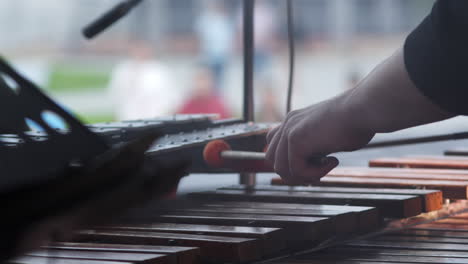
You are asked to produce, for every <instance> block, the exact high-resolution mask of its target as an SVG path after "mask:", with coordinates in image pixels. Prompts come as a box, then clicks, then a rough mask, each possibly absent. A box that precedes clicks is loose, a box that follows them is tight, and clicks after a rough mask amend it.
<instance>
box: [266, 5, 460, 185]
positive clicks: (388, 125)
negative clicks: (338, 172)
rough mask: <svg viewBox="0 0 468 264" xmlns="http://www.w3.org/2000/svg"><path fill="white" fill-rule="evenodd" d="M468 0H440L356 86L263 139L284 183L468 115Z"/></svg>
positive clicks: (314, 177)
mask: <svg viewBox="0 0 468 264" xmlns="http://www.w3.org/2000/svg"><path fill="white" fill-rule="evenodd" d="M467 13H468V1H464V0H443V1H442V0H438V1H436V2H435V4H434V7H433V9H432V11H431V13H430V14H429V15H428V16H427V17H426V18H425V19H424V20H423V21H422V22H421V24H419V25H418V26H417V27H416V28H415V29H414V30H413V31H412V32H411V33H410V34H409V35H408V37H407V38H406V40H405V42H404V44H403V45H402V47H401V48H399V49H398V50H397V51H396V52H395V53H394V54H393V55H391V56H390V57H389V58H387V59H386V60H385V61H383V62H382V63H381V64H379V65H378V66H377V67H376V68H375V69H374V70H373V71H372V72H371V73H369V74H368V75H367V77H365V78H364V79H363V80H362V81H360V82H359V83H358V84H357V85H356V86H355V87H354V88H352V89H350V90H348V91H346V92H344V93H342V94H340V95H338V96H336V97H334V98H331V99H329V100H326V101H323V102H321V103H318V104H315V105H312V106H309V107H306V108H303V109H300V110H296V111H292V112H291V113H289V114H288V115H287V117H286V119H285V120H284V121H283V123H282V124H281V125H280V126H278V127H276V128H274V129H273V130H271V131H270V132H269V133H268V135H267V142H268V144H269V147H268V151H267V160H268V161H269V162H271V164H272V165H273V167H274V169H275V171H276V172H277V173H278V174H279V175H281V177H282V178H283V179H284V180H285V181H286V182H288V183H291V184H297V183H301V184H304V183H309V184H310V183H314V182H317V181H319V179H320V178H321V177H322V176H324V175H326V174H327V173H328V172H329V171H330V170H332V169H333V168H334V167H336V166H337V165H338V159H336V158H335V157H332V156H328V157H326V158H325V159H324V161H323V162H322V163H321V164H320V165H318V166H315V165H311V164H310V163H309V162H308V160H309V159H310V157H316V156H319V157H325V156H327V155H329V154H331V153H336V152H341V151H353V150H357V149H359V148H362V147H364V146H365V145H366V144H367V143H368V142H369V141H370V140H371V139H372V138H373V137H374V135H375V134H376V133H388V132H393V131H397V130H400V129H405V128H409V127H413V126H417V125H422V124H427V123H432V122H437V121H441V120H444V119H448V118H451V117H454V116H456V115H467V114H468V103H467V102H466V98H468V89H467V88H466V86H465V85H467V84H468V75H467V74H466V72H465V71H466V69H468V52H467V48H466V47H467V46H468V37H467V34H466V33H465V31H466V29H468V16H467V15H466V14H467Z"/></svg>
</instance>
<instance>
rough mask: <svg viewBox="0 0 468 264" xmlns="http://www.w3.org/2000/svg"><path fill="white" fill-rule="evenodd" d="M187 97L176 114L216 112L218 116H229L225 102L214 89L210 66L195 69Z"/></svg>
mask: <svg viewBox="0 0 468 264" xmlns="http://www.w3.org/2000/svg"><path fill="white" fill-rule="evenodd" d="M193 85H194V86H193V90H192V93H191V94H190V96H189V98H188V99H187V100H186V101H185V103H183V104H182V107H181V108H180V109H179V110H178V111H177V113H178V114H218V115H219V118H221V119H223V118H228V117H230V116H231V114H230V112H229V110H228V109H227V107H226V104H225V103H224V102H223V100H222V98H221V97H220V96H219V95H218V93H216V91H215V80H214V76H213V73H212V72H211V70H210V68H208V67H203V68H200V69H198V70H197V72H196V74H195V77H194V80H193Z"/></svg>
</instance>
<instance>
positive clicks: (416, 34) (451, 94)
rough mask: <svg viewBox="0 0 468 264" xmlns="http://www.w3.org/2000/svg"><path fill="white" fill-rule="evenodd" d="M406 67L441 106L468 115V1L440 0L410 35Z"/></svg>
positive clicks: (421, 86) (406, 45) (416, 83)
mask: <svg viewBox="0 0 468 264" xmlns="http://www.w3.org/2000/svg"><path fill="white" fill-rule="evenodd" d="M404 56H405V65H406V69H407V71H408V73H409V75H410V78H411V80H412V81H413V82H414V84H415V85H416V86H417V87H418V88H419V89H420V90H421V92H422V93H423V94H424V95H426V96H427V97H428V98H429V99H431V100H432V101H433V102H434V103H436V104H437V105H439V106H440V107H441V108H443V109H445V110H447V111H449V112H452V113H454V114H465V115H467V114H468V87H467V86H468V0H439V1H437V2H436V3H435V4H434V7H433V8H432V11H431V13H430V14H429V15H428V16H427V17H426V18H425V19H424V20H423V21H422V22H421V24H420V25H419V26H418V27H417V28H416V29H414V31H413V32H411V34H410V35H409V36H408V37H407V39H406V41H405V45H404Z"/></svg>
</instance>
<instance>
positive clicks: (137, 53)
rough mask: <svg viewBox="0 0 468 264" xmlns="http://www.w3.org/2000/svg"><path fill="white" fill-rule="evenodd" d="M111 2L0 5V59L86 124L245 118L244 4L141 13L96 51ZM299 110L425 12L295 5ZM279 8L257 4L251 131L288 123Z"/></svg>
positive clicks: (231, 1)
mask: <svg viewBox="0 0 468 264" xmlns="http://www.w3.org/2000/svg"><path fill="white" fill-rule="evenodd" d="M117 2H118V1H117V0H98V1H96V0H79V1H78V0H75V1H61V0H41V1H36V0H8V1H1V2H0V32H2V33H3V37H2V38H0V49H1V50H2V55H3V56H6V57H7V58H8V59H9V60H10V61H11V62H13V63H14V64H15V66H17V67H18V68H19V69H20V70H21V71H22V72H23V73H24V74H26V75H27V76H28V77H29V78H31V79H33V80H34V81H35V82H37V83H38V84H39V85H40V86H41V87H42V88H43V89H44V90H45V91H46V92H47V93H48V94H50V95H51V96H53V97H54V98H55V99H56V100H58V101H59V102H60V103H61V104H62V105H64V106H65V107H67V108H68V109H69V110H70V111H72V112H74V113H75V114H77V115H78V116H79V117H81V118H82V120H84V121H85V122H100V121H112V120H119V119H136V118H142V117H151V116H159V115H168V114H172V113H177V112H203V111H205V112H206V111H207V112H218V113H220V115H221V117H228V116H233V117H238V116H240V115H241V113H240V111H241V96H242V45H241V43H242V39H241V33H242V32H241V26H242V25H241V7H242V1H240V0H151V1H144V2H143V4H141V5H140V6H138V7H137V8H135V9H134V10H133V12H131V13H130V14H129V15H128V16H127V17H125V18H124V19H122V20H121V21H119V22H118V23H117V24H116V25H114V26H113V27H112V28H111V29H110V30H108V31H106V32H104V33H103V34H102V35H100V36H98V37H96V38H95V39H93V40H91V41H87V40H85V39H84V38H83V37H82V35H81V29H82V28H83V26H84V25H86V24H87V23H88V22H90V21H92V20H93V19H95V18H96V17H97V16H99V15H100V14H102V13H103V12H105V11H107V10H108V9H109V8H111V7H112V6H113V5H114V4H116V3H117ZM293 2H294V9H295V14H294V20H295V36H296V41H297V42H296V47H297V73H296V80H295V91H294V102H293V106H294V108H299V107H303V106H306V105H309V104H311V103H315V102H318V101H321V100H323V99H326V98H328V97H330V96H333V95H335V94H337V93H339V92H341V91H343V90H345V89H348V88H350V87H352V86H353V85H355V84H356V83H357V82H358V81H359V80H360V79H361V78H362V77H363V76H365V75H366V73H368V72H369V71H370V70H371V69H372V68H373V67H374V66H375V65H376V64H377V63H378V62H379V61H381V60H382V59H383V58H385V57H386V56H388V55H389V54H391V53H392V52H393V50H394V49H395V48H397V47H398V46H399V45H401V44H402V42H403V40H404V37H405V35H406V34H407V33H408V32H410V30H411V29H412V28H413V27H415V26H416V25H417V24H418V23H419V22H420V21H421V19H422V18H423V17H424V16H425V14H427V13H428V12H429V10H430V8H431V6H432V2H433V1H428V0H295V1H293ZM285 5H286V1H282V0H257V1H256V11H255V15H256V21H255V23H256V26H255V30H256V34H255V37H256V43H255V44H256V53H255V60H256V65H255V74H256V75H255V76H256V82H255V89H256V98H255V99H256V103H257V108H256V110H257V120H259V121H278V120H280V119H281V118H282V117H283V116H284V107H285V91H286V86H287V69H288V64H287V62H288V60H287V56H288V52H287V32H286V8H285ZM204 102H210V104H209V105H211V107H207V106H206V104H205V103H204Z"/></svg>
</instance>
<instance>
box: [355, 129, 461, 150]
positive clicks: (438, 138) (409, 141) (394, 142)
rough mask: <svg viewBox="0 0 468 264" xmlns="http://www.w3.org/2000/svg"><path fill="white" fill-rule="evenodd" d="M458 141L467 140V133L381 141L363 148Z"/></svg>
mask: <svg viewBox="0 0 468 264" xmlns="http://www.w3.org/2000/svg"><path fill="white" fill-rule="evenodd" d="M458 139H468V132H460V133H453V134H446V135H437V136H427V137H418V138H405V139H397V140H388V141H382V142H375V143H369V144H367V146H365V147H364V148H365V149H368V148H383V147H396V146H403V145H411V144H421V143H431V142H437V141H446V140H458Z"/></svg>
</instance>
